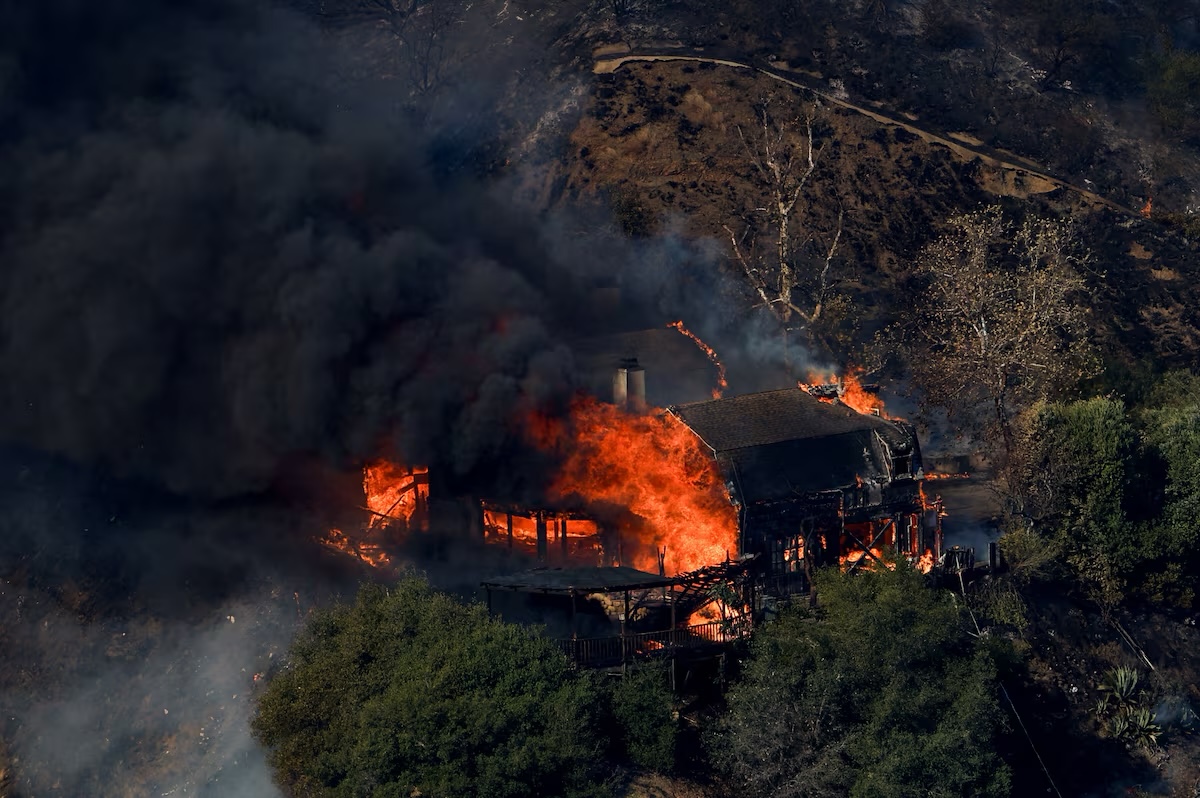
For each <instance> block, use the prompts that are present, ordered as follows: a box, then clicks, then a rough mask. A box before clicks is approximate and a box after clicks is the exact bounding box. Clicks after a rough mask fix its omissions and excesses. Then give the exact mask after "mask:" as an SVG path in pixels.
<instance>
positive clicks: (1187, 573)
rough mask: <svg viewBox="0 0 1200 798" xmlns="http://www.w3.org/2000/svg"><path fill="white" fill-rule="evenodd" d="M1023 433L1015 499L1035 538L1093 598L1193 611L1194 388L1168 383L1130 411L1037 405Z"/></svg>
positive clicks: (1184, 380)
mask: <svg viewBox="0 0 1200 798" xmlns="http://www.w3.org/2000/svg"><path fill="white" fill-rule="evenodd" d="M1024 427H1025V430H1024V431H1025V436H1026V437H1025V440H1024V445H1023V450H1024V453H1023V454H1024V458H1025V459H1024V463H1023V472H1024V473H1023V477H1022V485H1021V486H1020V488H1019V490H1020V491H1021V493H1022V494H1023V499H1024V508H1025V511H1026V514H1027V516H1028V518H1029V520H1030V522H1031V525H1032V529H1033V530H1034V531H1035V532H1037V533H1038V534H1040V535H1042V536H1044V537H1046V538H1051V539H1054V540H1055V541H1056V542H1057V543H1059V544H1061V550H1062V551H1063V552H1064V554H1065V559H1066V561H1067V562H1068V563H1069V564H1070V565H1071V566H1072V568H1073V570H1074V572H1075V576H1076V577H1077V578H1079V579H1080V580H1081V581H1082V583H1083V585H1084V586H1085V587H1086V588H1087V589H1088V591H1089V592H1090V593H1091V594H1092V596H1093V598H1095V599H1096V600H1098V601H1100V602H1101V603H1102V604H1106V605H1109V606H1111V605H1113V604H1116V603H1118V602H1120V601H1122V600H1124V599H1125V598H1127V597H1128V596H1129V595H1130V594H1131V593H1132V594H1135V595H1140V596H1141V597H1143V598H1148V599H1151V600H1153V601H1166V602H1170V603H1173V604H1178V605H1184V606H1187V605H1190V604H1191V603H1192V602H1193V601H1194V599H1195V590H1196V587H1197V577H1196V576H1195V572H1196V570H1197V568H1198V567H1200V562H1198V561H1197V556H1196V553H1195V552H1196V548H1197V544H1200V524H1198V523H1197V521H1196V519H1197V518H1198V517H1200V379H1198V378H1196V377H1195V376H1193V375H1191V374H1188V373H1172V374H1167V375H1165V376H1164V377H1162V378H1161V379H1160V381H1159V382H1158V383H1157V384H1156V385H1155V387H1154V389H1153V390H1152V391H1151V392H1150V397H1149V399H1148V400H1147V401H1146V403H1145V404H1144V405H1143V406H1142V407H1139V408H1135V409H1134V410H1130V409H1128V408H1126V406H1125V405H1124V403H1123V402H1121V401H1119V400H1116V399H1112V398H1107V397H1100V398H1094V399H1088V400H1085V401H1077V402H1068V403H1054V404H1042V405H1038V406H1036V407H1035V408H1034V409H1033V410H1032V412H1031V413H1030V414H1029V415H1028V416H1027V418H1026V420H1025V424H1024Z"/></svg>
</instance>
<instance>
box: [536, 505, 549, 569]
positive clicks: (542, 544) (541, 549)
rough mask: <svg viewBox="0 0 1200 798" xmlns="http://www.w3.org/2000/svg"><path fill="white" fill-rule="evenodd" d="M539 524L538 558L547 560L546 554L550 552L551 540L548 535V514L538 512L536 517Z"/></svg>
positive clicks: (541, 560) (542, 560)
mask: <svg viewBox="0 0 1200 798" xmlns="http://www.w3.org/2000/svg"><path fill="white" fill-rule="evenodd" d="M535 523H536V525H537V558H538V560H539V561H540V562H545V561H546V555H547V554H548V553H549V548H550V546H549V541H548V540H547V537H546V515H545V513H538V514H537V517H536V519H535Z"/></svg>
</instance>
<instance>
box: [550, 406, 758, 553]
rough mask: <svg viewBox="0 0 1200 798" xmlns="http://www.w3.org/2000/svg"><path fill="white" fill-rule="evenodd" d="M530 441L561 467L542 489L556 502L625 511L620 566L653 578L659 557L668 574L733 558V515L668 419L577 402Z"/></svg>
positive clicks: (695, 450) (691, 440) (713, 472)
mask: <svg viewBox="0 0 1200 798" xmlns="http://www.w3.org/2000/svg"><path fill="white" fill-rule="evenodd" d="M530 430H531V437H532V438H533V439H534V440H535V441H536V442H537V443H538V445H539V446H541V447H542V448H544V449H547V450H551V451H555V452H557V453H558V454H559V455H560V456H561V457H562V458H563V459H562V467H561V469H560V470H559V472H558V474H557V475H556V476H555V478H554V480H553V482H552V484H551V486H550V497H551V498H552V499H554V500H557V501H570V500H573V499H578V500H581V501H582V503H584V504H585V505H588V504H590V505H597V506H614V505H615V506H619V507H623V508H626V509H627V510H628V511H629V513H630V514H631V515H632V520H631V521H630V522H629V523H627V524H625V525H623V528H622V529H621V533H622V539H623V549H624V552H625V558H626V560H627V562H626V563H625V564H626V565H632V566H633V567H635V568H640V569H642V570H647V571H652V572H656V571H657V570H658V559H657V553H658V551H659V549H662V548H665V549H666V560H665V565H666V570H667V572H668V573H670V574H675V573H681V572H685V571H690V570H694V569H696V568H700V567H702V566H705V565H711V564H712V563H715V562H720V561H722V560H724V559H725V558H726V557H727V556H734V555H736V554H737V513H736V511H735V510H734V508H733V506H732V505H731V504H730V502H729V497H728V495H727V494H726V491H725V485H724V481H723V479H722V477H721V475H720V472H719V471H718V470H717V466H716V463H715V462H714V461H713V459H712V458H711V457H710V456H709V454H708V452H707V451H706V450H705V448H704V446H703V444H702V443H701V442H700V439H699V438H697V437H696V435H695V434H694V433H693V432H692V431H691V430H689V429H688V428H687V427H686V426H684V424H683V423H682V422H681V421H679V419H677V418H675V417H674V416H672V415H670V414H668V413H664V412H661V411H660V412H656V413H651V414H646V415H634V414H630V413H626V412H625V411H623V410H620V409H618V408H617V407H615V406H613V405H609V404H605V403H602V402H599V401H597V400H594V399H590V398H586V399H585V398H581V399H579V400H577V401H576V402H575V404H574V405H573V406H572V408H571V411H570V414H569V417H568V418H567V419H565V420H563V419H549V418H544V417H538V418H535V419H533V420H532V422H531V424H530Z"/></svg>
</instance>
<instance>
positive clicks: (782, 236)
mask: <svg viewBox="0 0 1200 798" xmlns="http://www.w3.org/2000/svg"><path fill="white" fill-rule="evenodd" d="M772 105H773V101H772V99H771V98H766V99H765V100H764V101H763V102H761V103H760V104H759V107H758V123H759V124H758V129H757V130H755V131H753V132H750V133H747V132H746V131H743V130H742V129H741V128H740V127H739V128H738V137H739V139H740V140H741V142H742V148H743V150H744V151H745V153H746V158H747V161H748V162H749V164H750V167H751V176H752V178H753V179H754V181H755V182H756V183H757V184H758V185H759V187H760V188H761V189H762V190H763V192H764V193H765V196H766V200H767V204H766V206H765V207H762V208H755V209H753V216H756V217H757V218H758V220H763V221H765V223H766V224H765V229H761V226H760V224H758V223H757V220H756V219H754V218H753V217H752V218H750V219H748V222H749V223H748V224H747V225H746V226H745V229H744V230H743V231H742V232H740V233H739V232H735V231H734V230H733V229H732V228H731V227H730V226H729V225H725V231H726V233H728V234H729V239H730V241H731V242H732V244H733V255H734V258H735V259H736V260H737V262H738V263H739V264H740V265H741V267H742V269H743V271H744V272H745V274H746V277H747V279H748V280H749V281H750V285H751V287H752V288H753V289H754V291H755V292H756V293H757V294H758V296H759V298H760V299H761V300H762V303H763V305H765V306H767V307H769V308H770V309H771V310H772V311H773V312H774V313H775V315H776V316H777V317H778V318H779V320H780V321H781V322H783V323H784V325H785V326H786V325H788V324H791V323H793V322H794V320H795V319H797V318H798V319H799V320H800V322H801V323H802V325H803V326H804V327H811V326H812V325H814V324H816V323H817V322H818V321H819V320H820V318H821V314H822V311H823V309H824V308H825V304H826V301H827V299H828V298H829V295H830V293H831V291H832V290H833V288H834V287H835V285H836V283H837V274H836V269H835V268H834V264H835V257H836V256H837V251H838V245H839V243H840V242H841V238H842V219H843V214H842V212H841V211H839V212H838V220H837V226H836V228H835V230H834V231H833V233H832V234H831V236H830V237H829V241H828V246H827V247H826V246H822V247H820V253H821V256H818V257H812V256H811V255H810V254H808V253H807V252H806V250H808V249H809V248H810V245H812V244H813V243H814V236H813V233H812V231H811V230H808V229H805V228H803V227H799V226H798V225H799V222H800V217H801V213H800V211H801V210H803V207H802V202H801V200H802V199H803V197H804V189H805V187H806V186H807V185H808V183H809V181H810V180H811V178H812V176H813V174H814V173H815V172H816V171H817V166H818V164H819V162H820V157H821V153H822V151H823V150H824V146H823V145H822V146H817V145H816V143H815V135H814V130H813V128H814V124H815V122H816V120H817V117H816V113H817V109H816V108H815V107H813V108H809V109H808V110H807V111H806V112H805V114H804V116H803V117H802V118H796V117H791V118H783V119H780V118H779V117H777V116H776V115H775V114H774V113H772ZM756 231H757V232H756ZM764 240H769V242H770V243H769V244H767V245H764Z"/></svg>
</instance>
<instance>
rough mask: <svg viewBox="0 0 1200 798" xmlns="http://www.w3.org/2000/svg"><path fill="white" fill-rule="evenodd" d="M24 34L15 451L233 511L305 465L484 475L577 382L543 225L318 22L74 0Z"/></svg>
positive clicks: (1, 244) (5, 393)
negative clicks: (217, 500)
mask: <svg viewBox="0 0 1200 798" xmlns="http://www.w3.org/2000/svg"><path fill="white" fill-rule="evenodd" d="M5 30H6V32H5V34H4V41H3V48H4V49H3V53H2V54H0V63H3V64H6V65H7V68H6V69H5V70H3V73H4V75H5V79H4V83H3V90H2V91H3V96H4V97H5V99H6V100H7V102H6V103H5V104H4V105H5V108H6V109H8V110H7V111H6V112H5V113H4V115H3V117H2V118H0V140H2V142H3V146H2V147H0V151H3V152H4V153H5V155H4V156H3V158H2V166H0V195H2V196H3V197H4V202H3V210H2V211H0V260H2V261H3V263H4V264H5V268H4V270H3V272H2V275H0V280H2V283H0V298H2V299H0V301H2V302H3V306H2V307H3V313H2V317H0V368H3V371H4V374H5V375H6V380H5V382H4V385H3V388H0V437H3V438H4V439H7V440H9V441H17V442H20V443H23V444H26V445H31V446H34V447H37V448H39V449H43V450H47V451H53V452H58V453H62V454H64V455H67V456H69V457H71V458H73V459H76V460H79V461H82V462H89V463H96V464H101V465H103V466H104V467H106V468H110V469H112V470H113V471H114V472H116V473H119V474H123V475H127V476H133V477H139V478H146V479H150V480H153V481H156V482H160V483H162V484H164V485H166V486H168V487H169V488H171V489H172V490H175V491H178V492H183V493H188V494H195V495H206V496H227V495H233V494H237V493H244V492H253V491H258V490H261V489H263V488H264V487H266V486H268V485H269V484H270V483H271V481H272V480H273V479H274V478H275V477H276V476H277V475H278V473H279V469H280V465H281V463H282V462H283V461H285V460H287V459H289V458H293V457H298V456H313V457H317V458H320V459H322V460H325V461H328V462H331V463H335V464H336V463H349V462H353V461H354V460H357V459H360V458H364V457H369V456H372V455H378V454H380V453H383V452H387V453H391V454H398V455H400V456H402V457H410V458H418V459H420V460H422V461H425V462H431V463H437V464H439V465H444V466H448V467H449V471H450V472H451V473H454V474H467V473H470V472H471V471H472V469H474V468H475V467H476V466H478V465H479V463H480V462H481V461H482V460H484V459H485V458H486V457H487V456H488V455H489V454H494V453H495V452H496V451H497V450H498V449H499V448H501V447H502V446H503V445H504V440H503V438H504V430H505V425H504V424H503V423H497V422H503V421H504V420H506V419H508V418H510V417H512V416H513V414H514V413H515V412H516V410H517V408H516V405H518V404H519V403H520V402H522V401H529V400H544V399H545V398H546V394H547V393H548V392H550V393H552V392H554V391H561V390H563V389H564V386H568V387H569V380H568V375H569V372H570V357H569V354H568V352H567V350H566V349H565V347H563V346H561V345H560V344H557V343H555V339H556V333H555V332H554V330H553V328H554V327H555V325H556V324H558V323H559V322H560V320H559V319H556V318H554V308H556V307H557V308H562V307H564V305H565V304H569V303H566V302H563V301H555V302H551V301H549V300H548V299H547V292H548V291H556V292H559V293H560V294H563V295H567V296H569V295H570V292H571V290H572V286H571V285H570V284H569V282H568V281H567V280H566V279H565V278H564V276H563V275H565V274H567V272H566V271H558V270H556V269H555V268H554V264H553V263H552V261H551V260H550V257H549V255H548V253H547V252H546V251H545V248H544V247H542V246H540V245H539V233H538V232H537V230H536V229H535V228H533V227H532V226H531V225H529V224H528V223H526V222H524V221H523V220H522V219H520V218H517V217H516V216H515V215H514V213H512V212H509V211H508V210H506V209H505V208H504V207H502V206H500V205H499V204H498V203H496V202H494V201H492V200H490V199H489V198H488V197H487V196H486V195H485V194H484V193H483V192H482V191H481V190H480V189H478V188H475V187H473V186H470V185H464V184H461V183H456V182H454V181H453V180H446V179H445V178H440V179H435V178H434V177H433V176H432V175H431V173H430V170H429V169H428V168H427V166H426V162H425V161H426V158H425V154H426V153H427V152H428V142H427V141H425V140H423V138H422V137H421V136H420V135H419V134H417V133H416V132H414V131H413V130H412V129H411V128H410V127H408V126H407V124H406V122H405V118H404V116H403V114H401V113H399V112H397V111H394V110H389V104H388V103H389V100H388V98H387V97H385V96H383V95H382V93H380V92H373V91H372V88H371V87H370V86H369V85H368V84H365V83H364V84H361V85H358V86H356V88H355V92H354V93H353V94H349V95H346V94H340V93H338V91H336V90H335V89H334V88H333V85H334V83H335V81H334V80H333V79H332V78H331V76H334V75H337V74H340V72H341V71H342V68H341V66H340V65H339V62H338V54H337V53H336V52H332V51H331V50H330V47H329V46H328V44H327V43H326V42H324V41H323V40H321V39H320V38H319V37H318V35H317V33H316V32H315V31H314V30H312V29H311V28H309V27H307V26H306V25H305V24H304V23H303V22H302V21H300V20H299V19H298V18H297V17H295V16H294V15H291V14H288V13H286V12H283V11H279V10H274V9H271V8H269V7H268V6H266V5H265V4H259V3H253V2H245V3H234V2H229V1H228V0H223V1H219V2H207V3H206V2H199V0H196V1H195V2H184V3H180V4H167V5H164V4H161V3H154V2H150V1H149V0H144V1H143V0H122V2H118V3H106V4H94V3H83V2H77V1H76V0H49V2H45V3H36V4H25V5H24V6H23V7H22V9H21V11H20V13H19V14H18V16H17V24H15V25H6V28H5ZM394 105H395V103H394V98H393V100H392V106H394ZM397 435H398V436H399V437H396V436H397ZM397 450H399V451H397Z"/></svg>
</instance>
